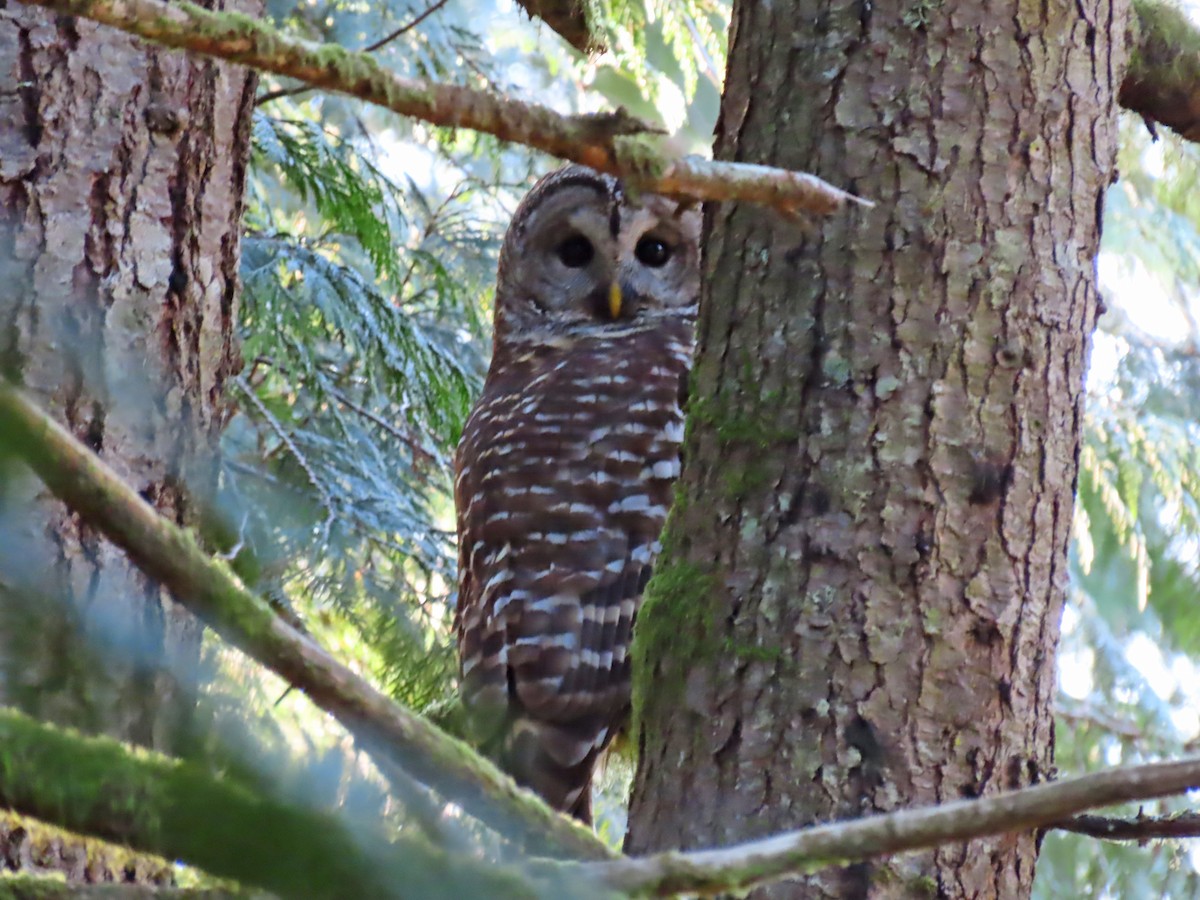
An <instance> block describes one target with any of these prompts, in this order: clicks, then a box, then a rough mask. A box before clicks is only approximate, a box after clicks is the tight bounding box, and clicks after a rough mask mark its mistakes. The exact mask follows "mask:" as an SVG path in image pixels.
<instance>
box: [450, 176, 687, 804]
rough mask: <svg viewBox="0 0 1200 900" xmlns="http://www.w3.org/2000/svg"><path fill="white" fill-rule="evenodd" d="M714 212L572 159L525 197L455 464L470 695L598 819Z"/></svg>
mask: <svg viewBox="0 0 1200 900" xmlns="http://www.w3.org/2000/svg"><path fill="white" fill-rule="evenodd" d="M698 233H699V215H698V213H697V212H696V211H695V210H694V209H683V208H680V207H679V206H678V205H677V204H676V203H674V202H673V201H671V200H668V199H666V198H664V197H658V196H647V195H642V196H640V197H639V198H637V199H636V200H634V199H633V198H630V197H628V196H626V195H625V194H624V193H623V192H622V190H621V186H620V183H619V182H618V181H616V180H615V179H613V178H610V177H608V176H606V175H601V174H600V173H597V172H594V171H592V170H591V169H587V168H583V167H581V166H568V167H567V168H564V169H560V170H559V171H557V172H554V173H552V174H550V175H548V176H546V177H545V178H543V179H542V180H541V181H540V182H538V184H537V185H535V186H534V188H533V189H532V190H531V191H530V192H529V194H528V195H527V196H526V197H525V199H524V201H522V203H521V205H520V206H519V207H518V209H517V212H516V214H515V215H514V217H513V221H512V224H511V225H510V226H509V229H508V233H507V235H506V236H505V240H504V246H503V249H502V250H501V253H500V265H499V273H498V276H497V287H496V314H495V343H494V346H493V354H492V362H491V367H490V369H489V371H488V374H487V380H486V382H485V384H484V390H483V396H482V397H481V398H480V399H479V402H478V403H477V404H476V406H475V409H474V410H473V411H472V413H471V415H470V417H469V418H468V419H467V424H466V428H465V430H464V432H463V437H462V441H461V443H460V444H459V446H458V453H457V457H456V460H455V484H454V498H455V505H456V507H457V511H458V539H459V590H458V609H457V613H456V624H455V627H456V631H457V636H458V649H459V661H460V671H461V675H462V692H463V699H464V702H465V704H466V706H467V708H468V710H469V712H470V714H471V718H472V719H473V721H474V723H475V730H476V732H477V737H479V738H480V740H481V743H482V744H483V746H484V748H485V750H486V751H487V752H488V753H490V754H491V755H492V756H493V757H495V758H496V759H497V761H498V762H499V763H500V765H502V766H503V767H504V768H505V769H506V770H507V771H508V772H509V773H510V774H512V775H513V777H514V778H516V779H517V781H518V782H520V783H522V784H524V785H526V786H527V787H530V788H532V789H533V790H535V791H537V792H538V793H539V794H541V795H542V796H543V797H544V798H545V799H546V801H547V802H548V803H550V804H551V805H552V806H554V807H556V808H558V809H560V810H563V811H565V812H569V813H571V814H572V815H574V816H576V817H577V818H579V819H581V820H583V821H585V822H586V821H590V818H591V791H590V783H591V776H592V769H593V767H594V765H595V762H596V759H597V757H598V756H599V755H600V753H601V752H602V751H603V750H604V749H605V747H606V746H607V745H608V742H609V741H610V740H611V739H612V737H613V734H614V731H616V730H617V729H619V728H620V726H621V725H622V724H623V722H624V720H625V719H626V717H627V716H628V713H629V702H630V658H629V644H630V637H631V632H632V628H633V619H634V616H635V614H636V613H637V610H638V606H639V605H640V603H641V599H642V591H643V589H644V588H645V586H646V582H647V581H648V580H649V577H650V570H651V567H652V566H653V565H654V560H655V557H656V555H657V554H658V552H659V550H660V548H661V545H660V544H659V536H660V532H661V531H662V527H663V521H664V519H665V518H666V514H667V508H668V506H669V505H670V499H671V486H672V482H673V481H674V479H675V477H676V476H677V475H678V473H679V462H680V460H679V451H680V442H681V440H682V438H683V411H682V401H683V392H684V390H685V388H686V383H687V376H688V371H689V367H690V365H691V356H692V342H693V337H692V329H693V322H694V319H695V314H696V301H697V296H698V293H699V265H698Z"/></svg>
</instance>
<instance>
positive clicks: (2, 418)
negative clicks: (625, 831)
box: [0, 379, 611, 859]
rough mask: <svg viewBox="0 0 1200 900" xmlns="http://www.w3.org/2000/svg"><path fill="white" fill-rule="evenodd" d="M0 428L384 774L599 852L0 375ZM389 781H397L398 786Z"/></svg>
mask: <svg viewBox="0 0 1200 900" xmlns="http://www.w3.org/2000/svg"><path fill="white" fill-rule="evenodd" d="M0 433H3V434H4V435H5V438H6V439H7V441H9V442H11V446H12V448H13V449H14V450H15V451H16V452H17V453H18V454H20V456H21V458H22V459H24V460H25V462H26V463H27V464H28V465H29V467H30V468H31V469H33V471H34V472H36V473H37V474H38V476H39V477H40V478H41V479H42V481H43V482H45V484H46V486H47V487H49V488H50V490H51V491H53V492H54V494H55V495H56V496H57V497H58V498H59V499H61V500H62V501H63V502H64V503H66V504H67V505H68V506H70V507H71V509H73V510H74V511H75V512H77V513H79V514H80V516H82V517H83V518H84V519H85V520H86V521H87V522H88V523H89V524H91V525H93V526H94V527H96V528H97V529H99V530H100V531H101V532H103V533H104V535H105V536H106V537H108V538H109V540H111V541H112V542H113V543H115V544H117V545H118V546H119V547H121V548H123V549H124V550H125V551H126V552H127V553H128V554H129V557H130V559H132V560H133V562H134V563H135V564H136V565H137V566H138V567H139V568H140V569H141V570H142V571H144V572H146V573H147V574H148V575H150V576H151V577H152V578H155V579H157V580H158V581H159V582H161V583H162V584H163V585H165V586H166V587H167V588H168V589H170V591H171V593H172V594H173V595H174V596H175V598H176V599H177V600H178V601H179V602H180V603H183V604H184V605H185V606H187V608H188V609H190V610H191V611H192V612H193V613H195V614H196V615H197V616H198V617H199V618H201V619H202V620H204V621H205V622H206V623H207V624H208V625H209V626H210V627H212V629H213V630H214V631H216V632H217V634H219V635H221V637H223V638H224V639H225V640H227V641H229V642H230V643H231V644H233V645H234V646H236V647H238V648H239V649H241V650H242V651H244V652H245V653H247V654H248V655H249V656H251V657H253V658H254V659H256V660H258V661H259V662H260V663H262V664H263V665H264V666H266V667H267V668H269V669H271V670H272V671H274V672H276V673H277V674H279V675H280V676H281V677H282V678H284V679H285V680H286V681H287V682H288V683H289V684H292V685H294V686H295V687H298V688H300V689H301V690H303V691H304V692H305V693H306V694H308V695H309V697H311V698H312V700H313V702H314V703H316V704H317V705H318V706H319V707H321V708H322V709H324V710H325V711H326V712H328V713H329V714H330V715H332V716H333V717H334V718H335V719H337V720H338V721H339V722H341V723H342V724H343V725H344V726H345V727H346V728H347V729H348V730H349V731H350V732H351V733H352V734H353V735H354V736H355V737H356V739H358V740H359V741H360V742H361V744H362V746H363V748H364V749H365V750H367V751H368V752H369V753H371V754H372V755H373V756H374V757H376V758H377V759H379V760H380V763H381V765H380V768H381V770H382V771H384V772H385V773H388V774H389V775H391V774H394V773H395V772H396V766H395V765H394V764H393V760H394V762H395V763H399V765H400V766H401V767H402V768H403V771H404V772H406V773H407V774H408V775H410V776H412V777H414V778H417V779H419V780H421V781H422V782H423V783H425V784H427V785H429V786H430V787H433V788H434V789H435V790H437V791H438V792H439V793H440V794H441V795H442V796H444V797H446V798H448V799H450V800H452V801H454V802H455V803H457V804H458V805H460V806H461V807H462V808H463V809H465V810H466V811H467V812H468V813H470V814H471V815H473V816H476V817H477V818H478V819H480V821H482V822H485V823H486V824H488V825H490V826H491V827H493V828H495V829H496V830H497V831H498V832H500V833H501V834H503V835H505V837H508V838H512V839H516V840H518V841H521V842H524V843H526V844H527V845H529V846H530V847H531V848H534V849H536V850H537V851H539V852H551V853H561V854H566V855H569V856H575V857H582V858H586V859H597V858H600V859H603V858H606V857H608V856H611V852H610V851H609V850H608V849H607V848H606V847H605V846H604V845H603V844H601V843H600V841H599V840H597V839H596V837H595V836H594V835H593V834H592V833H591V831H589V830H587V829H585V828H583V827H581V826H579V825H578V824H577V823H576V822H574V821H573V820H571V819H568V818H566V817H565V816H561V815H559V814H558V813H555V812H553V811H552V810H551V809H550V808H549V807H547V806H546V805H545V804H544V803H542V801H541V800H540V799H539V798H538V797H536V796H535V795H534V794H532V793H530V792H528V791H525V790H522V789H520V788H518V787H517V786H516V784H515V783H514V782H513V781H512V779H511V778H509V777H508V776H507V775H505V774H503V773H502V772H501V771H500V770H499V769H497V768H496V767H495V766H494V765H492V764H491V763H490V762H488V761H487V760H485V759H483V758H482V757H480V756H478V755H477V754H476V753H474V752H473V751H472V750H471V748H470V747H468V746H467V745H466V744H464V743H462V742H461V741H459V740H457V739H455V738H452V737H450V736H449V735H446V734H444V733H443V732H441V731H440V730H439V729H437V728H436V727H435V726H433V725H432V724H430V723H429V722H428V721H426V720H425V719H423V718H422V717H421V716H419V715H417V714H416V713H413V712H412V711H410V710H408V709H406V708H404V707H403V706H401V705H400V704H398V703H395V702H393V701H391V700H389V699H388V698H387V697H385V696H383V695H382V694H381V693H379V692H378V691H377V690H375V689H374V688H373V687H371V686H370V685H369V684H367V683H366V682H365V681H364V680H363V679H362V678H360V677H359V676H358V675H356V674H355V673H354V672H352V671H351V670H350V669H348V668H347V667H346V666H344V665H342V664H341V663H339V662H338V661H337V660H335V659H333V657H331V656H330V655H329V654H328V653H327V652H325V650H323V649H322V648H321V647H319V646H318V645H317V644H316V643H315V642H314V641H312V640H311V639H310V638H307V637H305V636H304V635H302V634H300V633H299V632H297V631H296V629H294V628H293V627H292V626H290V625H288V624H287V623H286V622H284V621H283V619H281V618H280V617H279V616H278V615H276V613H275V612H274V611H273V610H272V609H271V608H270V606H269V605H268V604H267V602H266V601H265V600H263V599H261V598H260V597H257V596H255V595H254V594H252V593H250V592H249V591H247V590H246V589H245V588H244V587H243V586H242V584H241V582H240V581H238V579H237V577H236V576H234V575H233V574H232V572H231V571H230V569H229V567H228V566H227V565H225V564H223V563H221V562H219V561H217V560H214V559H211V558H210V557H209V556H207V555H206V554H205V553H204V552H203V551H202V550H201V549H200V548H199V547H198V546H197V545H196V542H195V541H194V540H193V539H192V537H191V535H190V534H188V533H187V532H185V531H183V530H181V529H179V528H177V527H176V526H175V525H173V524H172V523H170V522H168V521H167V520H166V519H164V518H162V517H161V516H159V515H158V513H156V512H155V511H154V509H153V508H152V507H150V506H149V505H148V504H147V503H146V502H145V501H144V500H143V499H142V498H141V497H139V496H138V495H137V493H136V492H135V491H134V490H133V489H132V488H130V487H129V486H128V485H127V484H125V483H124V482H122V481H121V479H120V478H119V477H118V476H117V475H116V473H114V472H113V471H112V470H111V469H110V468H108V467H107V466H106V465H104V464H103V463H102V462H101V461H100V460H99V459H97V458H96V456H95V455H94V454H92V453H91V452H90V451H89V450H88V449H87V448H86V447H84V446H83V445H82V444H81V443H79V441H77V440H76V439H75V438H74V437H72V436H71V435H70V434H68V433H67V432H66V431H65V430H64V429H63V428H62V427H61V426H60V425H59V424H58V423H57V422H55V421H54V420H53V419H51V418H50V417H49V416H47V415H46V414H45V413H44V412H42V411H41V410H40V409H38V408H37V407H36V406H35V405H34V404H33V403H31V402H30V401H29V400H28V399H27V398H26V397H25V396H24V395H23V394H22V393H21V392H20V391H18V390H17V389H16V388H14V387H12V386H11V385H9V384H8V383H7V382H5V381H3V380H2V379H0ZM399 787H400V788H401V789H406V787H407V786H406V785H404V784H400V785H399Z"/></svg>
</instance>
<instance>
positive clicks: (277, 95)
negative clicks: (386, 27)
mask: <svg viewBox="0 0 1200 900" xmlns="http://www.w3.org/2000/svg"><path fill="white" fill-rule="evenodd" d="M449 2H450V0H438V2H437V3H435V4H433V6H431V7H429V9H427V10H425V12H423V13H421V14H420V15H419V16H417V17H416V18H415V19H413V20H412V21H411V22H409V23H408V24H406V25H401V26H400V27H399V28H397V29H396V30H395V31H393V32H392V33H391V34H389V35H388V36H387V37H385V38H382V39H381V40H378V41H376V42H375V43H373V44H369V45H367V46H366V47H363V48H362V50H360V51H359V52H360V53H374V52H375V51H376V50H378V49H379V48H381V47H383V46H384V45H385V44H388V43H390V42H391V41H394V40H395V39H396V38H398V37H400V36H401V35H403V34H405V33H406V32H409V31H412V30H413V29H414V28H416V27H417V26H418V25H420V24H421V23H422V22H424V21H425V20H426V19H428V18H429V17H430V16H431V15H433V14H434V13H435V12H437V11H438V10H439V9H441V8H442V7H443V6H445V5H446V4H447V3H449ZM312 89H313V87H312V85H308V84H302V85H300V86H298V87H290V88H277V89H276V90H273V91H267V92H266V93H265V94H259V95H258V96H257V97H255V98H254V105H255V106H262V105H263V104H264V103H270V102H271V101H272V100H282V99H283V98H284V97H295V96H296V95H297V94H304V93H307V92H308V91H311V90H312Z"/></svg>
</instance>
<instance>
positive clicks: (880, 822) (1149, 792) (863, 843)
mask: <svg viewBox="0 0 1200 900" xmlns="http://www.w3.org/2000/svg"><path fill="white" fill-rule="evenodd" d="M1196 787H1200V756H1192V757H1187V758H1185V759H1180V760H1177V761H1174V762H1162V763H1150V764H1149V765H1144V766H1129V767H1127V768H1121V769H1112V770H1109V771H1107V772H1097V773H1094V774H1091V775H1082V776H1080V777H1078V778H1070V779H1064V780H1062V781H1056V782H1053V783H1051V784H1041V785H1037V786H1036V787H1031V788H1025V789H1024V790H1020V791H1013V792H1012V793H1008V794H1001V795H1000V796H997V797H986V798H984V799H981V800H960V801H956V802H953V803H945V804H942V805H940V806H930V807H926V808H924V809H913V810H905V811H902V812H895V813H888V814H886V815H879V816H870V817H867V818H863V819H857V820H854V821H850V822H838V823H835V824H832V825H817V826H814V827H812V828H805V829H803V830H800V831H793V832H790V833H787V834H779V835H775V836H774V837H769V838H764V839H763V840H758V841H750V842H747V843H744V844H739V845H736V846H733V847H724V848H722V849H720V850H705V851H701V852H696V853H683V852H669V853H660V854H655V855H653V856H647V857H643V858H640V859H620V860H615V861H612V862H602V863H579V864H574V863H572V864H566V865H560V866H557V867H555V870H556V871H557V872H558V873H560V874H561V873H563V872H570V871H576V872H578V873H579V875H580V876H581V877H583V878H588V879H595V880H596V883H598V884H601V885H606V886H608V887H610V888H613V889H615V890H618V891H622V892H626V893H629V894H635V895H653V896H660V897H661V896H668V895H671V894H678V893H699V894H716V893H721V892H724V891H744V890H747V889H749V888H751V887H754V886H756V885H760V884H765V883H767V882H771V881H777V880H778V879H780V878H784V877H786V876H788V875H793V874H800V873H803V872H809V871H812V870H815V869H819V868H823V867H825V866H832V865H844V864H848V863H852V862H858V861H861V860H865V859H871V858H874V857H879V856H887V855H890V854H893V853H900V852H903V851H906V850H921V849H925V848H930V847H937V846H939V845H941V844H945V843H950V842H960V841H964V840H969V839H971V838H981V837H987V836H988V835H994V834H1003V833H1005V832H1011V831H1026V830H1029V829H1034V828H1058V827H1063V828H1069V827H1070V825H1071V822H1072V821H1073V820H1069V819H1068V817H1070V816H1073V815H1075V814H1077V813H1080V812H1083V811H1084V810H1088V809H1094V808H1096V807H1100V806H1109V805H1112V804H1114V803H1127V802H1133V801H1139V800H1150V799H1153V798H1155V797H1165V796H1168V795H1171V794H1179V793H1182V792H1184V791H1186V790H1189V789H1193V788H1196Z"/></svg>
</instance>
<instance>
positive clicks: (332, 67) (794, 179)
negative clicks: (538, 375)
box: [31, 0, 871, 215]
mask: <svg viewBox="0 0 1200 900" xmlns="http://www.w3.org/2000/svg"><path fill="white" fill-rule="evenodd" d="M31 2H33V3H35V4H36V5H39V6H44V7H46V8H47V9H52V10H55V11H56V12H59V13H64V14H67V15H75V16H82V17H84V18H86V19H92V20H93V21H96V22H100V23H102V24H104V25H111V26H112V27H114V28H119V29H121V30H122V31H126V32H128V33H130V34H134V35H138V36H139V37H143V38H145V39H147V40H150V41H154V42H155V43H158V44H162V45H164V46H167V47H175V48H178V49H183V50H188V51H190V52H192V53H199V54H201V55H204V56H210V57H214V58H217V59H225V60H229V61H231V62H237V63H242V64H244V65H248V66H252V67H253V68H255V69H258V70H260V71H263V72H273V73H274V74H276V75H283V76H286V77H288V78H294V79H296V80H298V81H303V82H305V83H306V84H309V85H312V86H313V87H319V88H324V89H326V90H330V91H335V92H337V93H341V94H348V95H350V96H352V97H358V98H359V99H361V100H365V101H367V102H369V103H375V104H378V105H380V106H384V107H386V108H388V109H390V110H393V111H394V112H397V113H400V114H401V115H404V116H409V117H412V118H415V119H421V120H423V121H425V122H429V123H431V124H433V125H440V126H446V127H451V128H470V129H472V130H475V131H482V132H486V133H488V134H492V135H495V136H496V137H498V138H500V139H501V140H504V141H511V142H513V143H517V144H524V145H525V146H527V147H532V148H534V149H535V150H541V151H543V152H544V153H548V154H550V155H551V156H557V157H559V158H561V159H566V160H571V161H573V162H577V163H582V164H583V165H586V166H591V167H592V168H593V169H598V170H600V171H602V172H608V173H610V174H612V175H618V176H621V177H623V178H625V179H627V180H629V181H630V182H631V183H632V184H633V185H634V186H636V187H637V188H638V189H640V190H645V191H650V192H653V193H658V194H666V195H669V196H677V197H679V198H681V199H689V200H748V201H751V202H754V203H765V204H769V205H771V206H774V207H776V208H777V209H780V210H783V211H785V212H810V213H815V214H818V215H827V214H829V213H831V212H833V211H835V210H837V209H840V208H841V207H842V206H844V205H845V204H847V203H851V202H853V203H859V204H862V205H865V206H870V205H871V204H870V203H867V202H866V201H864V200H859V199H858V198H856V197H854V196H853V195H851V194H848V193H846V192H845V191H842V190H840V189H838V188H835V187H833V186H832V185H829V184H826V183H825V182H823V181H821V180H820V179H819V178H817V177H815V176H813V175H805V174H801V173H797V172H790V171H787V170H786V169H775V168H770V167H768V166H753V165H746V164H742V163H733V162H712V161H708V160H702V159H697V158H694V157H684V158H682V159H680V158H677V157H674V156H672V155H668V154H665V153H664V152H663V151H662V150H661V149H659V148H658V147H656V146H655V144H654V142H653V141H652V140H651V139H650V138H649V137H647V136H648V135H650V134H652V133H654V132H655V131H656V129H655V128H654V126H652V125H650V124H648V123H646V122H642V121H641V120H639V119H637V118H635V117H633V116H631V115H629V114H628V113H626V112H625V111H624V110H618V111H617V112H615V113H609V114H605V115H600V116H563V115H560V114H558V113H556V112H554V111H553V110H551V109H548V108H547V107H544V106H538V105H536V104H532V103H523V102H521V101H519V100H513V99H510V98H507V97H503V96H500V95H498V94H495V93H493V92H490V91H483V90H475V89H472V88H467V87H459V86H457V85H448V84H437V83H433V82H427V81H418V80H415V79H411V78H402V77H400V76H399V75H397V74H395V73H394V72H392V71H390V70H389V69H387V68H385V67H384V66H382V65H381V64H380V63H379V62H378V61H377V60H376V59H374V58H373V57H371V56H369V55H367V54H365V53H355V52H352V51H350V50H346V49H345V48H343V47H339V46H337V45H335V44H323V45H318V44H313V43H311V42H309V41H303V40H299V39H296V38H291V37H288V36H286V35H284V34H283V33H282V32H280V31H278V30H276V29H275V28H272V27H271V26H270V25H267V24H266V23H264V22H260V21H257V20H255V19H251V18H249V17H247V16H243V15H239V14H236V13H217V12H210V11H209V10H206V9H203V8H201V7H199V6H195V5H194V4H191V3H187V2H184V0H180V2H177V3H169V4H168V3H164V2H162V0H31Z"/></svg>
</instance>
